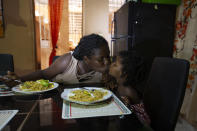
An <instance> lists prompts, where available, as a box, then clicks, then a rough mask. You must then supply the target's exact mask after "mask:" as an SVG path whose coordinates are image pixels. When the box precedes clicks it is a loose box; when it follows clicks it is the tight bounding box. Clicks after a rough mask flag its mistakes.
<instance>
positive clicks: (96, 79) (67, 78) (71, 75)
mask: <svg viewBox="0 0 197 131" xmlns="http://www.w3.org/2000/svg"><path fill="white" fill-rule="evenodd" d="M70 53H71V56H72V58H71V60H70V63H69V65H68V67H67V69H66V70H65V71H64V72H63V73H61V74H58V75H56V76H55V77H54V78H53V81H55V82H59V83H64V84H78V83H100V82H101V79H102V74H101V73H99V72H95V71H91V72H88V73H86V74H83V75H78V74H77V63H78V60H77V59H75V58H74V56H73V55H72V52H70Z"/></svg>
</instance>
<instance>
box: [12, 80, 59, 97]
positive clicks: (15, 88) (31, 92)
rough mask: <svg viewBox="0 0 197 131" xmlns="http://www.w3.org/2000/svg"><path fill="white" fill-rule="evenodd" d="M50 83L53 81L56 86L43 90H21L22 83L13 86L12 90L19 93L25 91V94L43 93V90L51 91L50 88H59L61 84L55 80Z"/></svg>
mask: <svg viewBox="0 0 197 131" xmlns="http://www.w3.org/2000/svg"><path fill="white" fill-rule="evenodd" d="M50 83H53V84H54V87H53V88H50V89H48V90H42V91H24V90H21V89H20V85H18V86H15V87H13V88H12V91H14V92H17V93H24V94H35V93H42V92H46V91H50V90H53V89H55V88H57V87H58V86H59V84H58V83H55V82H50Z"/></svg>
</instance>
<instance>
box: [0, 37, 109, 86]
mask: <svg viewBox="0 0 197 131" xmlns="http://www.w3.org/2000/svg"><path fill="white" fill-rule="evenodd" d="M109 53H110V52H109V47H108V43H107V41H106V40H105V39H104V38H103V37H102V36H99V35H97V34H91V35H87V36H84V37H82V38H81V39H80V42H79V44H78V46H77V47H76V48H75V50H74V51H73V52H69V53H67V54H64V55H62V56H60V57H59V58H58V59H57V60H56V61H55V62H54V63H53V64H52V65H51V66H49V67H48V68H47V69H44V70H39V71H36V72H33V73H30V74H28V75H25V76H20V77H16V75H15V74H14V73H12V72H8V75H6V76H4V79H2V80H3V81H4V82H5V83H7V84H8V85H9V83H11V82H12V86H13V85H14V84H17V82H15V83H14V84H13V79H19V80H21V81H30V80H37V79H48V80H53V81H56V82H60V83H64V84H75V83H91V82H100V81H101V77H102V73H104V72H106V71H107V70H108V67H109Z"/></svg>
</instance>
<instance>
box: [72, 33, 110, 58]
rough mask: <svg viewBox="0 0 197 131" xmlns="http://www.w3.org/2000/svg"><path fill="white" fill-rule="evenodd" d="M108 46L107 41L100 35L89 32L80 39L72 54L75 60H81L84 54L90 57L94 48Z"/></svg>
mask: <svg viewBox="0 0 197 131" xmlns="http://www.w3.org/2000/svg"><path fill="white" fill-rule="evenodd" d="M102 46H108V43H107V41H106V40H105V38H103V37H102V36H100V35H97V34H90V35H87V36H84V37H82V38H81V39H80V42H79V44H78V45H77V47H76V48H75V49H74V52H73V56H74V57H75V58H76V59H77V60H83V57H84V56H87V57H90V56H92V55H93V54H94V49H98V48H100V47H102Z"/></svg>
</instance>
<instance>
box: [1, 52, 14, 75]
mask: <svg viewBox="0 0 197 131" xmlns="http://www.w3.org/2000/svg"><path fill="white" fill-rule="evenodd" d="M8 70H9V71H12V72H14V60H13V55H11V54H0V75H6V74H7V71H8Z"/></svg>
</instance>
